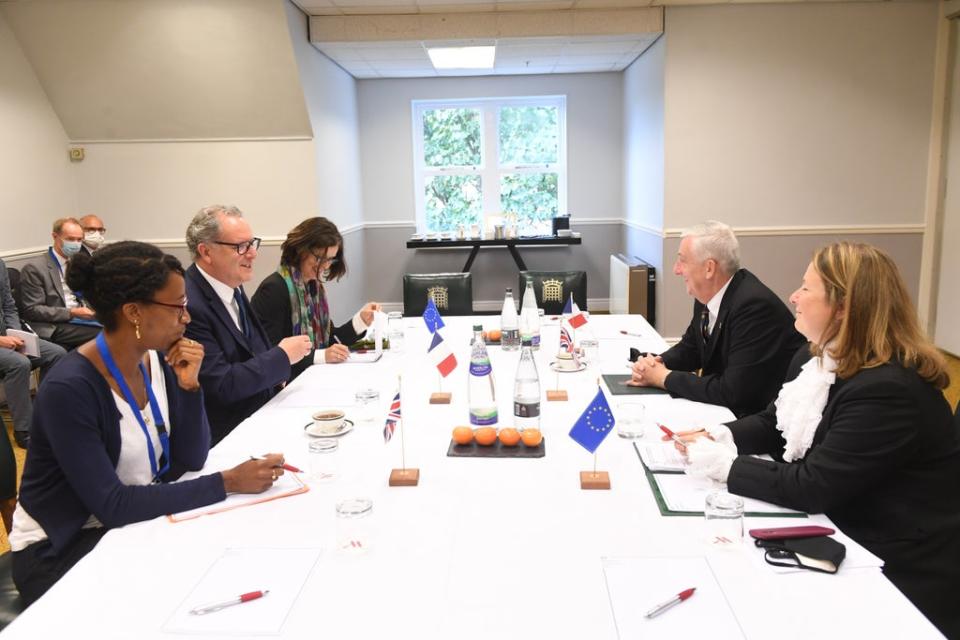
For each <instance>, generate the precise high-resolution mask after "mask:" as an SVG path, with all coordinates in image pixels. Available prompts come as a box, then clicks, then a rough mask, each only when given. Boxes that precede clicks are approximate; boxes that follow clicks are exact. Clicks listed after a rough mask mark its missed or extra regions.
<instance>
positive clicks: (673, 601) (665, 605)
mask: <svg viewBox="0 0 960 640" xmlns="http://www.w3.org/2000/svg"><path fill="white" fill-rule="evenodd" d="M661 428H662V427H661ZM696 590H697V588H696V587H693V588H691V589H687V590H685V591H681V592H680V593H678V594H677V595H675V596H673V597H672V598H670V599H669V600H666V601H664V602H661V603H660V604H658V605H657V606H655V607H654V608H652V609H650V611H647V612H646V613H645V614H643V617H644V618H654V617H656V616H658V615H660V614H661V613H663V612H664V611H666V610H667V609H669V608H670V607H672V606H674V605H678V604H680V603H681V602H683V601H684V600H686V599H687V598H689V597H690V596H692V595H693V592H694V591H696Z"/></svg>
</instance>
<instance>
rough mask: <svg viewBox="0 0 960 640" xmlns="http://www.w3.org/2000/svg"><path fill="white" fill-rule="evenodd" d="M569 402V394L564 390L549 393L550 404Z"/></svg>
mask: <svg viewBox="0 0 960 640" xmlns="http://www.w3.org/2000/svg"><path fill="white" fill-rule="evenodd" d="M567 400H568V398H567V392H566V391H565V390H563V389H550V390H549V391H547V401H548V402H566V401H567Z"/></svg>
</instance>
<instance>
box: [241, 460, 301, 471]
mask: <svg viewBox="0 0 960 640" xmlns="http://www.w3.org/2000/svg"><path fill="white" fill-rule="evenodd" d="M250 459H251V460H266V458H264V457H263V456H250ZM275 468H280V469H283V470H285V471H292V472H293V473H303V471H301V470H300V469H297V468H296V467H295V466H293V465H292V464H287V463H286V462H284V463H283V464H278V465H275Z"/></svg>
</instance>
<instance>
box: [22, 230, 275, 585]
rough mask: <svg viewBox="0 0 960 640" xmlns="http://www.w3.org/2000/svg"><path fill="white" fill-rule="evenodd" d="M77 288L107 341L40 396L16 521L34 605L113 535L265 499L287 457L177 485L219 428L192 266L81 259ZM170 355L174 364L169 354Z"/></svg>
mask: <svg viewBox="0 0 960 640" xmlns="http://www.w3.org/2000/svg"><path fill="white" fill-rule="evenodd" d="M67 284H68V285H69V286H70V288H71V289H73V290H74V291H77V290H81V291H83V292H84V293H85V294H86V298H87V300H88V301H89V302H90V304H91V305H92V306H93V307H94V309H96V314H97V320H99V321H100V322H101V323H102V324H103V332H102V333H100V334H99V335H98V336H97V338H96V340H95V341H91V342H87V343H85V344H83V345H81V346H80V347H79V348H78V349H77V350H76V351H74V352H72V353H70V354H69V355H68V356H66V357H65V358H63V359H62V360H61V361H60V362H59V363H58V364H57V366H56V367H54V368H53V370H52V371H51V372H50V374H49V375H48V376H47V377H46V378H45V379H44V382H43V385H41V387H40V390H39V392H38V394H37V398H36V402H35V409H34V416H33V424H32V425H31V443H30V452H29V455H28V456H27V461H26V465H25V467H24V471H23V480H22V483H21V487H20V501H19V504H18V505H17V509H16V511H15V513H14V516H13V530H12V531H11V532H10V546H11V549H12V550H13V562H12V565H13V579H14V582H15V583H16V585H17V588H18V589H19V590H20V593H21V595H22V596H23V598H24V600H25V601H26V602H27V603H28V604H29V603H31V602H33V601H34V600H36V599H37V598H39V597H40V596H41V595H43V594H44V593H45V592H46V591H47V589H49V588H50V587H51V586H52V585H53V584H54V583H55V582H56V581H57V580H59V579H60V577H61V576H63V574H64V573H66V572H67V570H69V569H70V567H72V566H73V565H74V564H75V563H76V562H77V561H78V560H80V558H82V557H83V556H84V555H85V554H87V553H88V552H89V551H90V550H91V549H92V548H93V547H94V546H95V545H96V544H97V542H98V541H99V540H100V538H101V537H102V536H103V534H104V533H105V532H106V531H107V530H108V529H111V528H114V527H121V526H123V525H126V524H129V523H132V522H139V521H141V520H149V519H151V518H156V517H157V516H162V515H164V514H169V513H176V512H179V511H185V510H188V509H193V508H196V507H201V506H204V505H208V504H212V503H214V502H219V501H220V500H223V499H224V498H225V497H226V495H227V494H228V493H234V492H236V493H259V492H262V491H265V490H266V489H268V488H269V487H270V486H271V485H272V484H273V482H274V481H276V479H277V477H278V476H279V475H280V474H282V473H283V470H282V468H280V465H282V464H283V460H282V456H281V455H279V454H271V455H268V456H265V458H264V459H263V460H249V461H247V462H244V463H243V464H240V465H239V466H236V467H234V468H232V469H229V470H226V471H223V472H220V473H214V474H210V475H205V476H201V477H199V478H196V479H194V480H188V481H184V482H177V483H171V481H173V480H175V479H177V478H179V477H180V476H181V475H182V474H183V473H184V472H185V471H189V470H198V469H200V468H202V467H203V465H204V463H205V461H206V459H207V450H208V449H209V446H210V428H209V425H208V424H207V418H206V414H205V413H204V410H203V395H202V392H201V391H200V383H199V382H198V381H197V374H198V372H199V369H200V363H201V362H202V360H203V347H202V346H201V345H200V344H198V343H196V342H194V341H192V340H189V339H186V338H184V337H183V332H184V329H185V327H186V325H187V324H188V323H189V322H190V315H189V314H188V313H187V310H186V307H187V299H186V294H185V287H184V280H183V267H182V266H181V265H180V263H179V261H178V260H177V259H176V258H174V257H173V256H170V255H165V254H164V253H163V252H161V251H160V250H159V249H157V248H156V247H154V246H152V245H149V244H144V243H141V242H119V243H117V244H113V245H110V246H108V247H105V248H104V249H102V250H100V251H97V252H96V254H94V255H93V256H90V255H87V254H77V255H76V256H75V257H74V258H73V259H72V261H71V264H70V269H69V270H68V271H67ZM158 351H162V352H163V353H158Z"/></svg>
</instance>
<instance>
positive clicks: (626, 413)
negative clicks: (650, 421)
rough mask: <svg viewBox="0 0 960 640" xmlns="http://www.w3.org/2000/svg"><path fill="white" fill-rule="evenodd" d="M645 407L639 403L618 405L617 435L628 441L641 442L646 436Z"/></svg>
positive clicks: (621, 403)
mask: <svg viewBox="0 0 960 640" xmlns="http://www.w3.org/2000/svg"><path fill="white" fill-rule="evenodd" d="M644 412H645V407H644V406H643V404H641V403H639V402H620V403H618V404H617V416H616V417H617V435H618V436H620V437H621V438H625V439H627V440H639V439H640V438H642V437H643V434H644V429H643V426H644V420H643V416H644Z"/></svg>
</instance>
